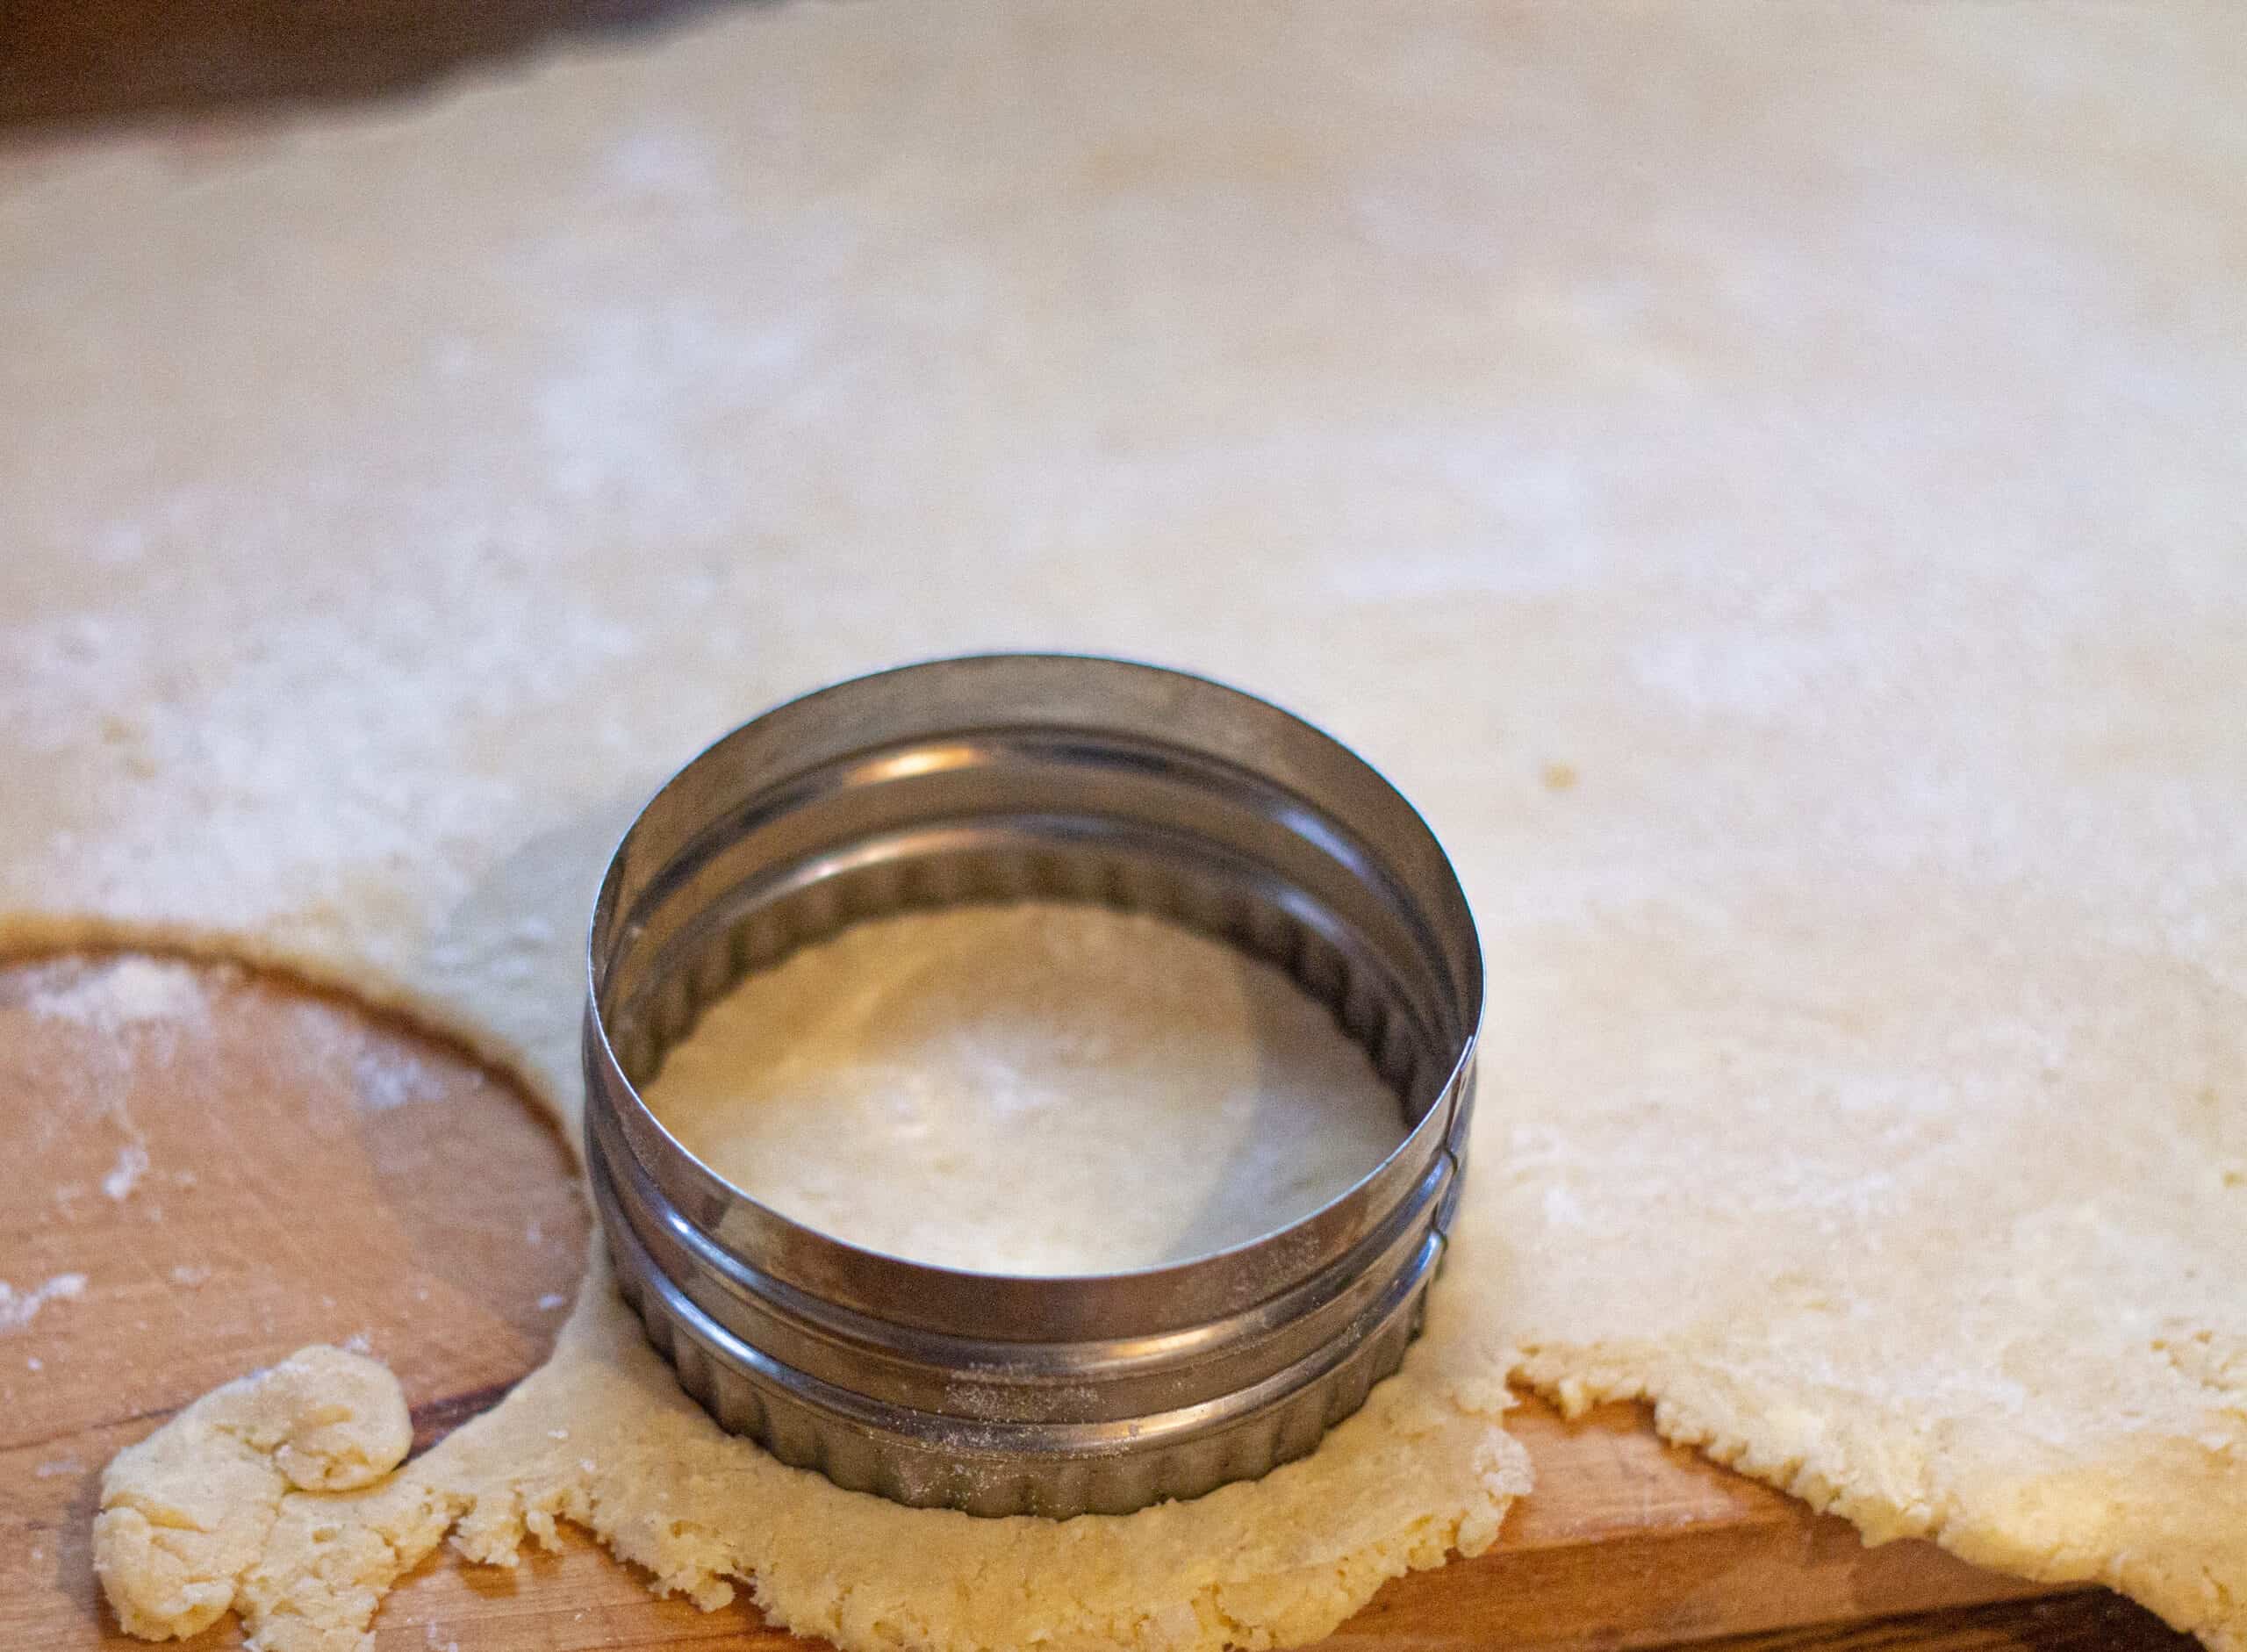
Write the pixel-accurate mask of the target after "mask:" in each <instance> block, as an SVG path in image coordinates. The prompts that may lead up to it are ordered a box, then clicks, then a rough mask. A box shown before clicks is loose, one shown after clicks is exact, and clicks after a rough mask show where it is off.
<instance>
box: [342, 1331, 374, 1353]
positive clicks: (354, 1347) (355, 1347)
mask: <svg viewBox="0 0 2247 1652" xmlns="http://www.w3.org/2000/svg"><path fill="white" fill-rule="evenodd" d="M343 1347H344V1351H345V1352H346V1353H348V1354H371V1353H372V1352H373V1351H374V1347H375V1345H374V1344H373V1343H372V1342H370V1341H369V1340H367V1333H366V1332H363V1331H354V1332H352V1333H351V1334H350V1335H349V1336H348V1337H346V1338H344V1339H343Z"/></svg>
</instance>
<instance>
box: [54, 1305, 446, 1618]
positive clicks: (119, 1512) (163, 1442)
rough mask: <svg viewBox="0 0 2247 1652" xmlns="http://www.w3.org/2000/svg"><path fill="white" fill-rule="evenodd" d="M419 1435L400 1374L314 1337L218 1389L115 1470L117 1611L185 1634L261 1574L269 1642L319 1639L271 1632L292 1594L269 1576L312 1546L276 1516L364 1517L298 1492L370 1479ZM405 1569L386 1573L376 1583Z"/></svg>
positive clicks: (253, 1598) (257, 1600) (253, 1591)
mask: <svg viewBox="0 0 2247 1652" xmlns="http://www.w3.org/2000/svg"><path fill="white" fill-rule="evenodd" d="M412 1444H413V1422H412V1420H411V1419H409V1418H408V1417H407V1415H406V1396H405V1394H404V1393H403V1392H401V1391H400V1390H399V1388H398V1379H397V1378H396V1377H394V1376H392V1375H391V1374H390V1372H389V1371H388V1370H387V1369H385V1368H384V1367H383V1366H381V1365H380V1364H378V1363H377V1362H376V1361H373V1360H370V1359H368V1358H366V1357H365V1356H364V1355H363V1354H351V1353H347V1352H346V1351H344V1350H343V1349H341V1348H331V1347H309V1348H302V1349H299V1350H298V1352H297V1353H295V1354H291V1355H290V1356H289V1357H288V1358H287V1359H285V1360H284V1361H282V1362H281V1363H280V1364H278V1365H276V1366H274V1367H273V1368H271V1369H269V1370H264V1371H260V1372H258V1373H256V1374H255V1375H251V1376H246V1377H242V1378H240V1379H239V1380H238V1381H235V1382H232V1383H227V1384H226V1386H225V1387H223V1388H219V1389H214V1390H212V1391H211V1392H210V1393H208V1394H205V1396H204V1397H202V1398H201V1399H199V1400H197V1401H196V1402H195V1404H192V1405H190V1406H189V1407H188V1408H187V1409H186V1410H185V1411H182V1412H181V1413H180V1414H179V1415H178V1416H176V1417H175V1418H173V1419H171V1421H169V1423H166V1424H165V1425H164V1426H162V1428H160V1429H158V1430H157V1431H156V1432H155V1433H153V1434H151V1435H149V1436H148V1438H147V1439H146V1440H141V1441H140V1443H139V1444H137V1445H132V1446H127V1447H126V1448H125V1449H124V1450H122V1451H120V1452H118V1454H117V1455H116V1456H115V1457H114V1458H113V1459H111V1462H110V1465H109V1467H108V1469H106V1470H104V1473H103V1475H102V1496H101V1510H100V1512H98V1513H97V1514H96V1515H95V1517H94V1568H95V1569H96V1570H97V1572H99V1573H100V1575H101V1579H102V1587H103V1588H104V1590H105V1591H107V1593H108V1595H109V1598H110V1604H111V1605H112V1606H114V1607H115V1608H116V1610H117V1615H118V1621H119V1622H120V1623H122V1624H123V1625H124V1626H125V1627H126V1628H127V1629H129V1630H131V1631H132V1632H133V1634H138V1635H143V1636H146V1637H147V1638H148V1639H150V1640H169V1639H175V1638H176V1639H182V1640H183V1639H185V1638H186V1637H187V1636H189V1635H191V1634H196V1633H197V1632H198V1631H199V1630H202V1629H205V1628H207V1627H210V1626H211V1625H212V1624H213V1623H215V1622H217V1621H218V1620H219V1617H220V1616H221V1615H222V1614H224V1613H225V1612H226V1610H227V1608H228V1607H230V1606H232V1605H234V1604H235V1602H236V1598H237V1594H238V1591H241V1590H242V1588H243V1582H244V1579H245V1577H248V1578H249V1580H250V1582H249V1584H248V1592H247V1595H246V1597H245V1608H246V1610H245V1615H246V1616H247V1618H248V1620H249V1624H250V1627H251V1630H252V1633H253V1634H256V1635H258V1636H260V1637H261V1639H262V1642H263V1644H265V1645H267V1646H270V1647H275V1648H280V1647H287V1646H296V1645H304V1646H313V1645H318V1644H319V1642H318V1641H316V1640H314V1641H307V1640H304V1639H302V1638H301V1637H297V1636H292V1635H291V1634H285V1633H284V1634H270V1633H268V1626H269V1621H270V1620H272V1619H273V1618H274V1617H275V1616H276V1613H277V1612H278V1611H279V1610H280V1609H281V1608H280V1605H279V1600H280V1597H281V1596H283V1595H284V1594H285V1593H286V1590H285V1588H282V1589H276V1588H275V1587H273V1585H272V1584H271V1583H270V1582H269V1581H268V1580H269V1578H270V1577H271V1575H272V1573H273V1571H274V1569H275V1565H276V1560H279V1561H281V1562H283V1563H284V1566H285V1565H287V1564H288V1562H289V1560H290V1559H291V1557H292V1556H293V1555H298V1554H301V1553H303V1552H304V1551H305V1540H304V1539H303V1538H301V1537H295V1538H294V1539H293V1541H291V1540H290V1539H288V1538H285V1537H284V1539H282V1540H281V1541H276V1527H278V1528H279V1529H280V1531H281V1532H282V1533H298V1531H299V1530H300V1529H301V1528H303V1527H304V1526H305V1523H306V1522H307V1521H311V1522H312V1523H313V1524H315V1525H321V1526H324V1525H327V1524H329V1523H332V1522H334V1521H337V1520H340V1519H341V1520H348V1522H349V1523H350V1524H351V1525H352V1526H354V1527H355V1529H357V1528H359V1523H360V1520H361V1519H362V1517H363V1509H364V1506H365V1505H363V1504H355V1503H350V1502H347V1501H346V1500H344V1499H341V1498H337V1497H335V1496H333V1495H314V1496H312V1497H309V1498H307V1497H304V1496H300V1495H297V1494H299V1493H314V1494H334V1493H339V1492H348V1491H355V1490H361V1489H363V1488H364V1487H367V1486H371V1485H373V1484H375V1483H377V1482H378V1481H380V1480H382V1479H383V1478H384V1476H387V1475H389V1474H390V1472H391V1470H392V1469H396V1468H397V1467H398V1464H399V1463H401V1462H405V1461H406V1449H407V1447H410V1446H411V1445H412ZM346 1510H348V1511H349V1512H348V1514H347V1513H345V1512H343V1511H346ZM313 1511H316V1512H313ZM363 1529H365V1530H367V1531H368V1532H370V1533H372V1531H373V1529H374V1528H373V1527H372V1526H367V1527H365V1528H363ZM441 1531H442V1527H441V1528H440V1531H439V1532H433V1533H430V1535H429V1542H428V1543H425V1544H423V1545H422V1548H423V1550H424V1552H426V1551H427V1548H428V1547H429V1545H430V1544H433V1543H434V1542H435V1541H436V1538H437V1536H438V1535H439V1534H440V1533H441ZM288 1569H291V1570H295V1569H296V1568H295V1567H293V1566H289V1567H288ZM358 1575H360V1576H362V1577H371V1576H372V1574H371V1573H370V1572H368V1571H367V1570H366V1569H364V1568H362V1569H360V1571H359V1574H358ZM397 1575H398V1568H396V1567H393V1568H392V1569H391V1570H389V1571H388V1572H386V1573H383V1574H381V1576H380V1581H379V1583H377V1584H374V1587H375V1588H376V1589H377V1592H379V1590H380V1588H381V1587H384V1586H386V1585H387V1584H389V1583H390V1582H391V1580H392V1579H393V1578H395V1577H396V1576H397ZM371 1604H372V1603H371V1602H370V1605H371Z"/></svg>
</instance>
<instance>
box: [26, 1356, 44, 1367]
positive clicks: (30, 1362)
mask: <svg viewBox="0 0 2247 1652" xmlns="http://www.w3.org/2000/svg"><path fill="white" fill-rule="evenodd" d="M24 1369H25V1370H26V1371H44V1370H45V1369H47V1361H45V1360H42V1359H40V1358H39V1355H38V1354H32V1356H31V1357H30V1358H28V1359H26V1360H25V1361H24Z"/></svg>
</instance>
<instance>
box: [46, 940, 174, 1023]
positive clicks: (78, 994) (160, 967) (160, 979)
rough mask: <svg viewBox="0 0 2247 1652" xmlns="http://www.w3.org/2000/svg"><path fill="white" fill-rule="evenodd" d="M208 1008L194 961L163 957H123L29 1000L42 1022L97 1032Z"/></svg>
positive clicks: (170, 1017) (164, 1020) (166, 1018)
mask: <svg viewBox="0 0 2247 1652" xmlns="http://www.w3.org/2000/svg"><path fill="white" fill-rule="evenodd" d="M207 1008H208V1002H207V1000H206V999H205V996H204V992H203V983H202V982H201V981H199V980H197V979H196V973H195V970H194V968H193V966H190V965H187V964H183V963H177V962H175V961H173V960H171V959H159V958H120V959H117V960H116V961H115V962H113V963H111V964H108V965H105V966H99V967H96V968H93V969H90V970H87V971H85V972H83V973H78V974H75V978H74V979H72V980H70V981H69V982H68V985H66V986H61V987H57V988H53V989H52V990H50V991H47V992H42V993H39V994H38V995H36V996H34V997H33V998H32V1000H31V1009H32V1014H33V1015H35V1016H39V1019H40V1020H42V1021H68V1022H70V1023H72V1024H74V1025H76V1026H81V1027H90V1028H92V1029H93V1030H95V1031H99V1032H116V1031H121V1030H122V1029H125V1028H127V1027H138V1026H144V1025H146V1024H149V1023H151V1022H194V1021H199V1020H201V1019H202V1018H203V1016H204V1015H205V1011H206V1009H207Z"/></svg>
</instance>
